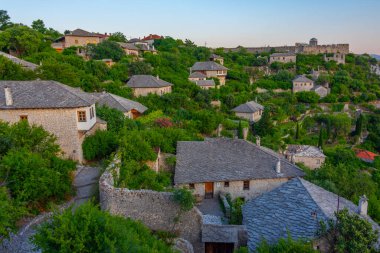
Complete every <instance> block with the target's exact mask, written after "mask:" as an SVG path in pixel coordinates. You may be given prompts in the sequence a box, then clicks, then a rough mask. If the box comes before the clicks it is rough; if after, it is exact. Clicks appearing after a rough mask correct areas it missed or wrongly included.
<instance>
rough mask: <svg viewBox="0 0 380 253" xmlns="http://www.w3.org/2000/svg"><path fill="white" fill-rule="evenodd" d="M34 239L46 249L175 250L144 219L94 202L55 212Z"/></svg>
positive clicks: (103, 250) (86, 250) (81, 250)
mask: <svg viewBox="0 0 380 253" xmlns="http://www.w3.org/2000/svg"><path fill="white" fill-rule="evenodd" d="M33 243H34V244H35V245H36V246H37V247H38V248H40V249H41V250H42V251H43V252H67V253H69V252H84V253H86V252H88V253H90V252H114V253H116V252H131V253H132V252H133V253H134V252H136V253H138V252H141V253H143V252H144V253H145V252H172V250H171V248H170V247H169V246H168V245H166V244H164V243H163V242H162V241H160V240H158V238H156V237H155V236H154V235H153V234H152V233H151V232H150V230H149V229H148V228H146V227H145V226H144V225H142V224H141V223H139V222H136V221H133V220H131V219H125V218H122V217H118V216H112V215H110V214H109V213H107V212H103V211H100V210H99V208H98V207H97V206H94V205H93V204H91V203H86V204H83V205H81V206H79V207H78V208H76V209H75V210H73V209H67V210H66V211H64V212H63V213H62V214H59V213H57V214H56V215H54V216H53V218H52V220H51V222H47V223H44V224H43V225H42V226H41V227H39V228H38V230H37V234H36V235H35V236H34V238H33Z"/></svg>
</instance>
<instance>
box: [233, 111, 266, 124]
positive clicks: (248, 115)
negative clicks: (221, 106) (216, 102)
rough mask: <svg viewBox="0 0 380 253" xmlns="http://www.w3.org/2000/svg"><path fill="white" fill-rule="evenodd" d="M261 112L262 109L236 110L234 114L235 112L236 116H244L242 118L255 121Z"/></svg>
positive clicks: (259, 117)
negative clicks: (252, 111) (245, 111)
mask: <svg viewBox="0 0 380 253" xmlns="http://www.w3.org/2000/svg"><path fill="white" fill-rule="evenodd" d="M262 113H263V111H262V110H260V111H257V112H254V113H244V112H236V113H235V114H236V116H238V117H240V118H244V119H247V120H249V121H253V122H257V121H259V120H260V119H261V115H262Z"/></svg>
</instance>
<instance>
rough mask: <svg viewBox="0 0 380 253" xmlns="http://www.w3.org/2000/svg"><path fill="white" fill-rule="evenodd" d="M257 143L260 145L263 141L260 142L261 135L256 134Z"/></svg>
mask: <svg viewBox="0 0 380 253" xmlns="http://www.w3.org/2000/svg"><path fill="white" fill-rule="evenodd" d="M256 145H257V146H259V147H260V145H261V143H260V136H258V135H257V136H256Z"/></svg>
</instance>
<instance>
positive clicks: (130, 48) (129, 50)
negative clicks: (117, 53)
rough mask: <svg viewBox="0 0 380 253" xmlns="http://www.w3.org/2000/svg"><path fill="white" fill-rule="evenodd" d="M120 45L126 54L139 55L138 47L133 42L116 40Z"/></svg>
mask: <svg viewBox="0 0 380 253" xmlns="http://www.w3.org/2000/svg"><path fill="white" fill-rule="evenodd" d="M118 44H119V45H120V47H121V48H122V49H123V50H124V52H125V54H126V55H135V56H138V55H139V50H140V49H139V48H138V47H136V46H135V45H134V44H133V43H124V42H118Z"/></svg>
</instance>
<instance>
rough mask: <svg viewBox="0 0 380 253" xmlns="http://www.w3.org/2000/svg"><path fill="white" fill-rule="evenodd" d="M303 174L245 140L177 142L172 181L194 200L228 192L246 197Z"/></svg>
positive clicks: (225, 139) (290, 164)
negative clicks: (189, 191) (191, 195)
mask: <svg viewBox="0 0 380 253" xmlns="http://www.w3.org/2000/svg"><path fill="white" fill-rule="evenodd" d="M303 175H304V173H303V172H302V170H300V169H299V168H298V167H297V166H295V165H294V164H292V163H290V162H289V161H287V160H286V159H285V158H283V157H282V156H280V155H279V154H277V153H275V152H274V151H272V150H270V149H267V148H264V147H261V146H258V145H255V144H253V143H250V142H248V141H246V140H242V139H227V138H215V139H206V140H205V141H179V142H177V164H176V167H175V175H174V184H175V185H176V186H177V187H185V188H189V189H191V190H192V191H193V192H194V194H195V196H196V197H197V199H203V198H206V199H207V198H216V197H218V196H219V194H227V193H228V194H230V195H231V197H232V199H235V198H237V197H243V198H245V199H246V200H247V199H251V198H253V197H257V196H258V195H260V194H262V193H264V192H267V191H270V190H272V189H274V188H276V187H278V186H280V185H281V184H283V183H285V182H286V181H288V180H289V179H291V178H293V177H298V176H303Z"/></svg>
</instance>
